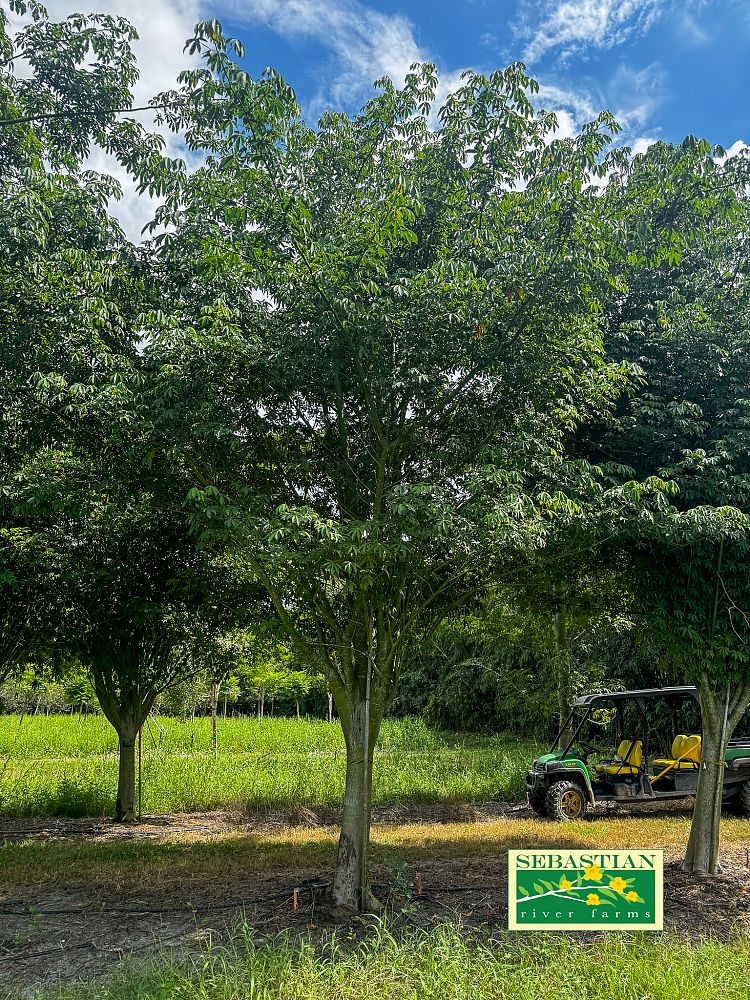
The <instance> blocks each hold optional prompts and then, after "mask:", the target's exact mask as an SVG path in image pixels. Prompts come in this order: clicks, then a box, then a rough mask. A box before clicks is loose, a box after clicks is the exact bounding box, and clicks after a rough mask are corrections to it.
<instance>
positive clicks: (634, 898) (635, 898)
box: [625, 889, 638, 903]
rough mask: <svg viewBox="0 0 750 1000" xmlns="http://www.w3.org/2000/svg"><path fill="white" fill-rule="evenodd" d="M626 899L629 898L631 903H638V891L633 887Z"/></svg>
mask: <svg viewBox="0 0 750 1000" xmlns="http://www.w3.org/2000/svg"><path fill="white" fill-rule="evenodd" d="M625 899H627V900H628V901H629V902H631V903H637V902H638V893H637V892H633V890H632V889H631V890H630V892H629V893H628V894H627V895H626V896H625Z"/></svg>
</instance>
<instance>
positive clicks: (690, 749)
mask: <svg viewBox="0 0 750 1000" xmlns="http://www.w3.org/2000/svg"><path fill="white" fill-rule="evenodd" d="M700 762H701V738H700V736H685V735H683V734H680V735H679V736H675V738H674V740H673V741H672V756H671V757H655V758H654V767H655V768H656V769H657V770H658V771H663V770H664V768H665V767H668V768H669V769H670V770H673V771H682V770H695V768H697V767H698V765H699V764H700Z"/></svg>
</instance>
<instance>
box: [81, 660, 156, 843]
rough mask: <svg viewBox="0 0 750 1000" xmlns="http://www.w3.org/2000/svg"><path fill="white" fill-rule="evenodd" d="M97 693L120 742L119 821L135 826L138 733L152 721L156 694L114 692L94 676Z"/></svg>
mask: <svg viewBox="0 0 750 1000" xmlns="http://www.w3.org/2000/svg"><path fill="white" fill-rule="evenodd" d="M92 680H93V682H94V689H95V690H96V694H97V697H98V699H99V704H100V705H101V709H102V712H103V713H104V715H105V717H106V718H107V720H108V721H109V722H110V723H111V724H112V725H113V726H114V728H115V731H116V732H117V737H118V740H119V757H120V759H119V765H118V769H117V797H116V799H115V816H114V818H115V820H117V821H118V822H119V823H133V822H135V743H136V740H137V738H138V730H139V729H140V728H141V726H142V725H143V723H144V722H145V721H146V719H147V717H148V713H149V712H150V711H151V706H152V705H153V703H154V701H155V699H156V693H155V692H152V691H142V690H141V691H138V690H133V689H130V690H129V691H118V692H113V691H112V690H110V689H109V688H108V686H107V685H106V684H104V683H103V682H102V681H101V678H98V677H97V675H96V673H92Z"/></svg>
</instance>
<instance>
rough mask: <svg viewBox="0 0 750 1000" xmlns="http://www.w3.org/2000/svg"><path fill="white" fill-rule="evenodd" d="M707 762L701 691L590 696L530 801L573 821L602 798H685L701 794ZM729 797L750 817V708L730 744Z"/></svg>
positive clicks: (534, 776)
mask: <svg viewBox="0 0 750 1000" xmlns="http://www.w3.org/2000/svg"><path fill="white" fill-rule="evenodd" d="M700 764H701V713H700V702H699V699H698V692H697V690H696V688H694V687H689V686H687V685H685V686H681V687H664V688H646V689H644V690H641V691H615V692H608V693H601V694H585V695H582V696H581V697H580V698H576V700H575V701H574V703H573V708H572V710H571V712H570V715H569V716H568V718H567V719H566V720H565V722H564V723H563V725H562V727H561V729H560V732H559V733H558V734H557V737H556V739H555V742H554V743H553V744H552V749H551V751H550V752H549V753H547V754H544V755H543V756H542V757H537V758H536V760H535V761H534V763H533V765H532V767H531V770H530V771H529V772H528V774H527V776H526V789H527V791H528V797H529V805H530V807H531V808H532V809H533V810H534V812H535V813H537V814H538V815H540V816H548V817H549V818H550V819H555V820H562V821H566V820H573V819H580V818H581V817H582V816H583V815H584V814H585V813H586V810H587V808H588V807H589V806H594V805H595V804H596V803H597V802H625V803H627V802H654V801H659V800H661V799H681V798H685V797H686V796H689V795H695V792H696V789H697V786H698V774H699V771H700ZM724 802H725V804H726V805H727V806H732V807H734V808H735V809H736V810H737V811H738V812H739V813H740V815H742V816H750V710H749V711H748V712H747V713H746V714H745V718H744V720H743V722H742V723H740V726H739V727H738V729H737V732H736V733H735V735H734V737H733V739H732V740H731V741H730V743H729V746H728V747H727V751H726V755H725V767H724Z"/></svg>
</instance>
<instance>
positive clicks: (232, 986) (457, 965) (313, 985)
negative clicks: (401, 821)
mask: <svg viewBox="0 0 750 1000" xmlns="http://www.w3.org/2000/svg"><path fill="white" fill-rule="evenodd" d="M748 973H750V939H749V938H747V937H742V936H738V937H737V938H736V939H735V940H732V941H728V942H720V941H716V940H703V941H700V942H699V943H688V942H686V941H682V940H679V939H677V938H673V937H670V936H668V935H665V936H663V937H658V938H649V937H648V936H645V935H642V936H634V935H629V936H626V935H622V936H620V935H615V934H610V935H607V936H606V938H603V939H599V940H598V941H590V940H584V939H582V938H579V939H577V940H571V939H569V938H563V937H557V936H553V935H545V936H544V937H542V936H541V935H540V936H530V937H527V938H525V939H518V938H513V937H511V936H509V935H498V939H497V940H496V941H494V942H491V943H489V944H488V943H478V942H474V943H473V942H472V941H471V940H467V938H466V937H465V936H463V935H462V934H461V933H460V932H459V931H458V930H457V929H454V928H448V927H444V928H439V929H436V930H433V931H432V932H430V933H428V934H412V935H407V936H406V937H401V938H398V939H397V938H395V937H393V936H391V935H390V934H388V932H387V931H381V932H380V934H379V935H377V936H375V937H374V939H372V940H370V941H368V942H366V943H364V944H361V945H359V946H357V947H345V946H342V945H337V944H336V943H335V942H334V944H333V945H332V946H330V947H328V948H326V949H324V950H323V951H322V952H321V951H316V950H315V949H314V948H313V947H312V946H310V945H308V944H302V945H299V944H298V945H292V944H291V943H289V941H287V940H285V939H283V938H281V939H278V940H277V941H276V942H274V943H272V944H267V945H265V946H256V945H255V944H254V942H253V940H252V937H251V936H250V935H249V934H247V935H245V937H244V940H243V939H242V938H240V939H239V940H238V941H237V942H236V943H235V945H234V947H230V948H229V949H226V950H218V949H214V950H212V949H207V950H206V951H205V952H204V953H202V954H201V955H200V956H199V957H197V958H195V959H193V960H192V961H191V962H190V963H189V964H184V963H183V964H180V963H178V962H176V961H173V962H167V963H166V964H163V963H162V964H156V963H152V964H151V965H147V966H142V967H140V968H139V967H138V966H135V965H132V964H130V965H129V964H127V963H125V964H124V965H123V966H122V967H121V968H120V969H118V970H117V971H116V972H115V973H114V974H113V975H112V977H111V978H109V979H107V980H105V981H103V982H99V983H88V984H82V983H77V984H75V985H74V986H69V987H67V988H64V989H62V990H53V991H43V992H41V993H39V994H36V996H37V997H39V998H40V1000H41V998H44V1000H53V998H54V1000H131V998H132V997H139V1000H157V998H158V1000H240V998H246V1000H438V998H439V1000H501V998H502V1000H548V998H555V1000H677V998H681V997H689V998H690V1000H746V998H747V980H748Z"/></svg>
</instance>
